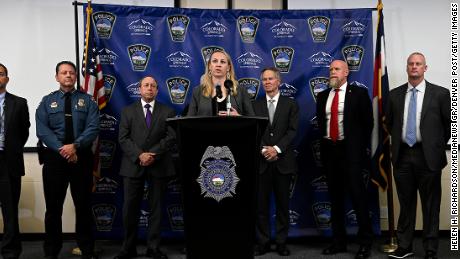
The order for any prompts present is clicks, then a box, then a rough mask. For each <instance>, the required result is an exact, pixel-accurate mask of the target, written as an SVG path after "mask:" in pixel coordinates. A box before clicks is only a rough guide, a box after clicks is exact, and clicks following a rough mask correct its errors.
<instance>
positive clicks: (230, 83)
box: [224, 79, 233, 89]
mask: <svg viewBox="0 0 460 259" xmlns="http://www.w3.org/2000/svg"><path fill="white" fill-rule="evenodd" d="M224 86H225V88H227V89H232V88H233V81H232V80H229V79H227V80H225V82H224Z"/></svg>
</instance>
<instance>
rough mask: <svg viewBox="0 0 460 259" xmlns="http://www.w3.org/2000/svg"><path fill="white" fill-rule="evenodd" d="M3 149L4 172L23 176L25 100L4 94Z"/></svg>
mask: <svg viewBox="0 0 460 259" xmlns="http://www.w3.org/2000/svg"><path fill="white" fill-rule="evenodd" d="M4 108H5V110H4V115H5V119H4V121H5V147H4V152H5V156H6V165H7V166H6V170H7V171H8V173H9V174H10V175H16V176H22V175H24V172H25V170H24V155H23V152H24V145H25V144H26V141H27V138H29V127H30V121H29V109H28V108H27V100H26V99H24V98H22V97H19V96H16V95H13V94H10V93H8V92H7V93H6V94H5V107H4Z"/></svg>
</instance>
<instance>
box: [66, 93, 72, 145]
mask: <svg viewBox="0 0 460 259" xmlns="http://www.w3.org/2000/svg"><path fill="white" fill-rule="evenodd" d="M64 97H65V105H64V114H65V132H64V134H65V135H64V144H71V143H73V141H74V136H73V122H72V93H70V92H67V93H65V94H64Z"/></svg>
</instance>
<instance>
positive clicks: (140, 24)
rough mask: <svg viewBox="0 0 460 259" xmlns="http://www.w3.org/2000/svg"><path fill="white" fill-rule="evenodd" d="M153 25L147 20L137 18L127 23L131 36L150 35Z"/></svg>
mask: <svg viewBox="0 0 460 259" xmlns="http://www.w3.org/2000/svg"><path fill="white" fill-rule="evenodd" d="M154 28H155V27H154V26H153V24H152V23H150V22H149V21H146V20H144V19H137V20H134V21H132V22H130V23H129V24H128V29H129V31H130V32H131V36H150V35H151V34H152V31H153V29H154Z"/></svg>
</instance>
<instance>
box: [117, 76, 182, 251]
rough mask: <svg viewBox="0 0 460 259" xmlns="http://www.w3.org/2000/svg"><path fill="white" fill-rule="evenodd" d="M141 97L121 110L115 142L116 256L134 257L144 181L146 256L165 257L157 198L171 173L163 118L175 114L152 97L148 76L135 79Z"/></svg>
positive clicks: (151, 81)
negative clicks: (119, 212) (119, 206)
mask: <svg viewBox="0 0 460 259" xmlns="http://www.w3.org/2000/svg"><path fill="white" fill-rule="evenodd" d="M139 92H140V94H141V99H140V100H139V101H136V102H134V103H133V104H131V105H130V106H128V107H126V108H125V109H123V111H122V113H121V122H120V129H119V134H118V141H119V143H120V147H121V149H122V150H123V158H122V161H121V168H120V175H122V176H123V187H124V202H123V227H124V238H123V247H122V250H121V251H120V253H119V254H118V255H117V256H116V257H115V258H116V259H128V258H133V257H136V256H137V251H136V237H137V227H138V224H139V212H140V205H141V201H142V198H143V195H144V184H145V181H147V182H148V203H149V207H150V214H149V220H148V229H147V238H146V239H147V252H146V255H147V256H148V257H151V258H153V259H166V258H168V257H167V255H166V254H164V253H163V252H162V251H161V250H160V249H159V246H160V223H161V220H160V216H161V200H162V198H163V195H164V191H165V189H166V185H167V181H168V179H169V177H170V176H172V175H174V167H173V161H172V156H171V153H170V147H171V146H172V142H173V140H174V132H173V130H172V129H171V128H170V127H168V126H167V125H166V119H168V118H172V117H174V116H175V112H174V110H173V109H171V108H169V107H168V106H166V105H163V104H161V103H159V102H158V101H156V100H155V98H156V96H157V94H158V84H157V82H156V80H155V79H154V78H153V77H152V76H146V77H144V78H142V79H141V80H140V82H139Z"/></svg>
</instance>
